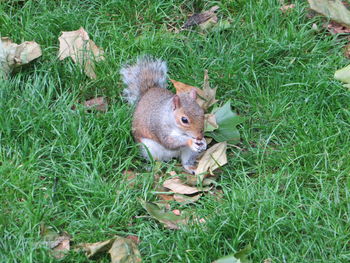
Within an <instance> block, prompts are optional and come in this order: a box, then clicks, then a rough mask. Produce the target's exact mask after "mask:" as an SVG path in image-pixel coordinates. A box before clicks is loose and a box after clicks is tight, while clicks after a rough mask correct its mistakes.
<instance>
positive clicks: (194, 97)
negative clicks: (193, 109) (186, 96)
mask: <svg viewBox="0 0 350 263" xmlns="http://www.w3.org/2000/svg"><path fill="white" fill-rule="evenodd" d="M190 97H191V99H193V100H195V99H197V91H196V89H191V90H190Z"/></svg>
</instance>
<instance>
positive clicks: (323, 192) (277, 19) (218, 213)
mask: <svg viewBox="0 0 350 263" xmlns="http://www.w3.org/2000/svg"><path fill="white" fill-rule="evenodd" d="M295 2H296V4H297V5H296V8H295V9H294V10H293V11H291V12H290V13H288V14H282V13H281V12H280V11H279V2H278V1H273V0H264V1H258V0H256V1H253V0H250V1H243V0H237V1H230V0H223V1H220V2H218V1H200V0H199V1H198V0H196V1H194V0H193V1H184V0H182V1H179V0H169V1H150V0H142V1H136V0H130V1H119V0H103V1H94V0H85V1H78V0H71V1H65V0H62V1H48V0H46V1H45V0H38V1H34V0H33V1H1V2H0V28H1V32H0V33H1V35H2V36H10V37H11V38H12V39H13V40H14V41H15V42H17V43H18V42H22V41H25V40H35V41H37V42H38V43H39V44H40V45H41V47H42V49H43V56H42V57H41V58H40V59H38V60H37V61H36V62H34V63H31V64H30V65H28V66H26V67H23V68H21V69H18V70H16V72H15V73H14V74H12V75H11V77H10V78H9V79H8V80H2V81H1V82H0V113H1V114H0V161H1V163H0V189H1V192H0V203H1V210H0V212H1V213H0V261H1V262H55V259H54V258H52V257H51V256H50V255H49V253H48V252H47V251H46V250H45V249H39V248H37V247H36V244H37V242H38V241H40V231H39V229H40V224H41V223H45V224H47V225H49V226H52V227H53V228H54V229H56V230H57V231H66V232H68V233H69V234H70V235H71V236H72V238H73V242H74V243H79V242H96V241H101V240H105V239H108V238H110V237H112V236H113V235H116V234H118V235H128V234H135V235H137V236H138V237H139V238H140V240H141V241H142V242H141V243H140V245H139V248H140V251H141V254H142V257H143V260H144V262H212V261H214V260H215V259H217V258H219V257H221V256H224V255H227V254H230V253H234V252H236V251H238V250H239V249H241V248H243V247H244V246H245V245H247V244H251V245H252V247H253V249H252V253H251V259H252V260H253V262H263V260H264V259H266V258H271V259H272V262H288V263H290V262H349V261H350V245H349V244H350V243H349V240H350V222H349V214H350V206H349V200H350V194H349V189H350V179H349V174H350V161H349V160H350V159H349V149H350V133H349V131H350V93H349V91H348V90H346V89H344V88H343V87H342V86H341V84H340V83H338V82H337V81H335V80H334V79H333V74H334V71H335V70H336V69H339V68H341V67H343V66H345V65H347V64H348V63H349V61H348V60H347V59H346V58H344V57H343V55H342V46H343V45H344V43H345V39H344V38H342V37H339V36H331V35H329V34H327V33H326V32H323V31H322V30H321V31H320V32H315V31H314V30H313V29H312V24H313V23H318V25H319V27H320V28H322V27H321V25H322V21H321V19H320V18H317V17H316V18H313V19H308V18H306V16H305V15H306V13H307V8H306V5H305V3H304V1H295ZM215 4H219V5H220V7H221V9H220V11H219V17H220V18H225V19H229V20H230V21H231V27H230V28H229V29H228V30H224V31H210V32H208V33H205V34H201V33H200V32H199V31H198V30H193V31H189V32H188V31H185V32H181V33H179V34H175V33H173V32H169V31H168V30H167V25H169V24H174V25H175V26H177V27H179V26H181V25H182V24H183V23H184V22H185V20H186V16H187V14H189V13H191V12H193V11H195V10H201V9H202V8H204V9H208V8H209V7H211V6H213V5H215ZM80 26H83V27H84V28H85V29H86V30H87V31H88V32H89V34H90V37H91V38H92V39H93V40H94V41H95V42H96V44H97V45H98V46H101V47H103V48H104V50H105V52H106V54H107V55H106V60H105V61H104V62H101V63H99V65H98V67H97V75H98V78H97V79H96V80H90V79H88V78H87V77H86V76H85V75H84V74H83V73H81V72H80V69H79V68H78V67H77V66H76V65H75V64H73V63H72V62H71V61H69V60H64V61H58V60H57V52H58V39H57V38H58V36H59V35H60V32H61V31H70V30H76V29H78V28H79V27H80ZM140 54H152V55H154V56H156V57H160V58H162V59H164V60H166V61H167V62H168V66H169V75H170V77H171V78H174V79H177V80H180V81H184V82H186V83H189V84H192V85H201V84H202V81H203V70H204V69H208V70H209V76H210V81H211V85H212V86H217V87H218V98H219V99H220V100H221V101H222V102H224V101H226V100H228V99H231V101H232V107H233V108H234V109H235V110H236V111H238V112H239V113H240V114H241V115H242V116H243V117H245V119H246V121H245V122H244V123H243V124H242V126H241V127H240V132H241V135H242V141H241V143H240V144H239V148H237V147H231V148H229V152H228V154H229V163H228V165H226V166H225V167H224V168H223V173H222V174H221V176H220V179H219V182H218V183H219V185H220V187H222V189H223V192H224V195H223V198H222V199H220V200H216V199H215V198H214V197H212V196H210V195H205V196H203V198H202V199H201V201H200V202H198V203H196V204H195V205H192V206H189V207H188V209H192V210H194V211H195V212H196V214H198V215H199V216H201V217H205V218H206V219H207V223H206V224H205V225H203V226H202V225H198V226H189V227H185V228H184V229H182V230H178V231H172V230H167V229H164V228H163V227H162V226H161V225H160V224H158V223H157V222H156V221H155V220H153V219H150V218H144V217H135V216H140V215H145V213H146V212H145V211H144V209H143V208H142V206H141V205H140V203H139V201H138V198H142V199H147V200H150V201H152V200H154V199H155V195H154V194H153V193H152V192H153V188H152V184H153V172H152V171H147V169H146V168H145V163H144V162H143V160H142V159H141V158H140V157H139V156H138V151H137V148H136V147H135V145H134V143H133V139H132V137H131V134H130V126H131V124H130V123H131V119H130V115H131V109H130V108H129V107H128V105H126V104H124V103H123V101H122V98H121V91H122V89H123V86H122V84H121V81H120V76H119V73H118V72H119V69H120V67H121V65H122V64H123V63H124V62H126V61H128V60H130V59H133V58H135V57H136V56H137V55H140ZM101 95H103V96H107V97H108V98H109V100H110V103H109V110H108V112H106V113H97V112H93V113H87V112H86V111H85V110H84V109H83V108H82V107H80V106H78V108H77V110H72V109H71V107H72V105H76V104H77V101H78V102H81V101H84V100H85V99H88V98H91V97H94V96H101ZM173 165H174V163H170V164H162V169H164V170H166V169H168V170H170V169H172V168H173ZM127 169H134V170H137V171H139V172H140V173H141V174H142V175H141V176H139V177H138V178H137V180H136V187H135V188H130V186H128V185H127V184H126V183H125V180H124V179H123V178H124V176H123V174H122V172H123V171H124V170H127ZM98 261H99V262H109V259H108V257H107V256H105V257H101V258H100V259H99V260H98ZM64 262H87V260H86V257H85V255H83V254H82V253H75V252H71V253H70V254H69V255H68V256H67V257H66V258H65V259H64Z"/></svg>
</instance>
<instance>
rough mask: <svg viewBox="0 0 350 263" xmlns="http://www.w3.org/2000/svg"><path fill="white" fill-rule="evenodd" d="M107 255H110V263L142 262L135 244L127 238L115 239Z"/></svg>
mask: <svg viewBox="0 0 350 263" xmlns="http://www.w3.org/2000/svg"><path fill="white" fill-rule="evenodd" d="M108 253H109V254H110V255H111V263H137V262H142V260H141V254H140V251H139V249H138V248H137V245H136V243H135V242H134V241H133V240H131V239H128V238H124V237H117V238H116V239H115V240H114V242H113V244H112V247H111V248H110V249H109V251H108Z"/></svg>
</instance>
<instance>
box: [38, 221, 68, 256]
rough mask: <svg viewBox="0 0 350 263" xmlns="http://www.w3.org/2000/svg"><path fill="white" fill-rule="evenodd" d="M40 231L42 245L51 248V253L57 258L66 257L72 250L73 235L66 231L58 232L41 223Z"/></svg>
mask: <svg viewBox="0 0 350 263" xmlns="http://www.w3.org/2000/svg"><path fill="white" fill-rule="evenodd" d="M40 232H41V233H40V235H41V236H42V238H43V241H42V242H41V245H43V246H45V247H47V248H49V249H51V251H50V254H51V255H52V256H54V257H55V258H57V259H62V258H64V256H65V255H66V254H67V253H68V252H69V250H70V239H71V237H70V236H69V235H68V234H67V233H65V232H63V233H61V234H58V233H57V232H55V231H54V230H52V229H51V228H50V227H47V226H45V225H41V227H40Z"/></svg>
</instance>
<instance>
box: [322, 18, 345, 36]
mask: <svg viewBox="0 0 350 263" xmlns="http://www.w3.org/2000/svg"><path fill="white" fill-rule="evenodd" d="M323 27H325V28H326V29H327V30H328V31H329V32H330V33H331V34H333V35H336V34H349V33H350V28H348V27H346V26H343V25H341V24H339V23H337V22H334V21H330V22H329V23H327V24H324V25H323Z"/></svg>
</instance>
